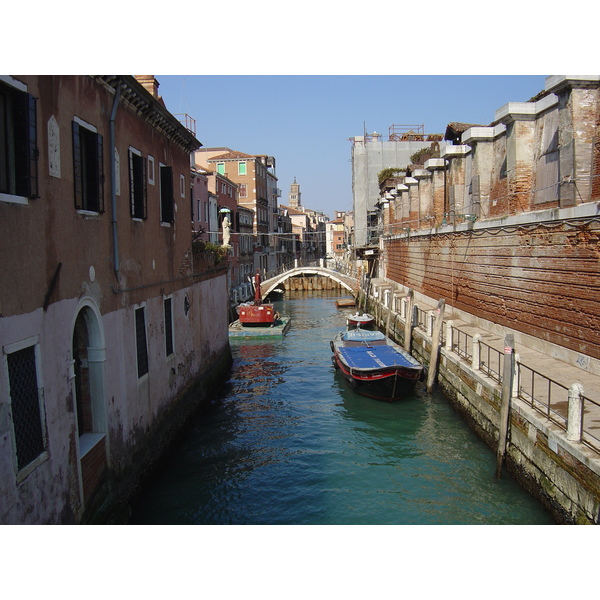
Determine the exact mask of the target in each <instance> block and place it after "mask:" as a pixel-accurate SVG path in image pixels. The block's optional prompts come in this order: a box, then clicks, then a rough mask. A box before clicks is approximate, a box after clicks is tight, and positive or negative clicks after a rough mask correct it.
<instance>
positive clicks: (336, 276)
mask: <svg viewBox="0 0 600 600" xmlns="http://www.w3.org/2000/svg"><path fill="white" fill-rule="evenodd" d="M315 275H318V276H320V277H329V278H330V279H332V280H333V281H336V282H338V283H339V284H340V285H341V286H342V287H343V288H346V289H347V290H348V291H349V292H350V293H352V294H353V295H355V294H356V290H357V288H358V281H357V279H356V277H352V276H351V275H345V274H343V273H340V272H339V271H334V270H332V269H327V268H326V267H294V268H293V269H290V270H289V271H285V273H279V274H278V275H275V276H274V277H271V278H270V279H265V281H263V282H262V283H261V284H260V292H261V295H262V297H263V298H266V297H267V295H268V294H269V293H270V292H272V291H273V290H274V289H276V288H277V287H278V286H279V285H280V284H282V283H284V282H285V281H286V280H287V279H289V278H290V277H299V276H303V277H313V276H315Z"/></svg>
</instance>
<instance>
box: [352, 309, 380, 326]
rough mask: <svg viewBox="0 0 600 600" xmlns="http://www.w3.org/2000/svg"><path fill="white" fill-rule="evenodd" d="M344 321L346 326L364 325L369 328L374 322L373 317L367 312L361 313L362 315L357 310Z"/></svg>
mask: <svg viewBox="0 0 600 600" xmlns="http://www.w3.org/2000/svg"><path fill="white" fill-rule="evenodd" d="M346 323H347V325H348V327H365V328H370V327H373V325H374V324H375V317H374V316H373V315H370V314H368V313H363V314H362V315H361V314H359V313H358V312H357V313H356V314H354V315H352V316H351V317H348V318H347V319H346Z"/></svg>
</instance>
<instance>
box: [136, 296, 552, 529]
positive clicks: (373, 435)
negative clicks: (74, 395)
mask: <svg viewBox="0 0 600 600" xmlns="http://www.w3.org/2000/svg"><path fill="white" fill-rule="evenodd" d="M334 301H335V296H334V295H332V294H331V293H328V292H314V293H311V294H310V295H308V294H305V293H296V294H295V295H294V293H291V294H286V297H285V298H284V300H282V301H280V302H276V303H275V304H276V307H277V310H279V312H280V313H281V314H286V315H290V316H291V317H292V326H291V328H290V330H289V333H288V335H287V336H286V337H285V338H283V339H276V340H260V341H259V340H254V341H249V340H248V341H237V340H235V341H232V353H233V358H234V362H233V368H232V372H231V377H230V379H229V381H228V383H227V384H226V386H225V389H224V390H223V392H222V394H221V395H220V396H219V397H217V398H215V399H214V400H213V401H212V402H211V403H210V405H209V406H207V407H206V408H205V409H203V410H202V411H201V413H200V414H199V415H198V416H197V419H196V420H195V422H194V423H193V424H192V426H191V428H190V429H189V430H188V431H187V432H186V434H185V436H184V437H183V438H182V439H181V440H180V441H179V442H178V443H177V445H176V446H175V447H174V449H173V451H172V453H171V455H170V456H169V457H168V458H167V460H166V461H165V464H164V466H163V467H162V468H161V470H160V472H158V473H157V474H156V476H155V478H154V480H153V481H152V482H151V483H150V484H149V485H148V486H147V487H146V488H145V489H144V491H143V493H142V494H141V496H140V498H139V500H138V501H137V503H136V504H135V505H134V507H133V510H132V517H131V521H130V522H131V523H132V524H172V525H177V524H199V525H200V524H202V525H208V524H235V525H246V524H247V525H267V524H268V525H291V524H299V525H333V524H341V525H358V524H361V525H404V524H406V525H408V524H415V525H426V524H430V525H444V524H461V525H467V524H521V525H525V524H552V523H553V521H552V518H551V517H550V515H549V513H547V511H546V510H545V509H544V508H543V507H542V506H541V505H540V504H539V503H538V502H537V501H536V500H535V499H533V498H532V497H531V496H530V495H529V494H528V493H527V492H525V491H524V490H523V489H522V488H521V487H520V486H519V485H518V484H517V483H516V482H515V480H514V479H512V478H511V476H510V475H509V474H508V473H507V472H505V473H504V474H503V476H502V478H501V479H500V480H497V479H496V477H495V455H494V453H493V452H492V450H490V449H489V448H488V447H487V446H486V445H485V444H484V443H483V442H481V441H480V440H479V439H478V438H477V437H476V436H475V434H474V433H473V432H472V431H471V430H470V429H469V428H468V426H467V425H466V424H465V423H464V422H463V420H462V419H461V417H460V416H459V415H458V414H457V413H455V411H454V410H453V409H452V407H451V406H450V405H449V404H448V402H447V401H446V400H445V398H444V397H443V396H442V395H441V393H439V392H437V391H435V390H434V392H433V393H431V394H427V393H426V390H425V387H424V384H419V386H418V387H417V389H416V391H415V393H414V395H412V396H411V397H409V398H406V399H405V400H401V401H399V402H396V403H393V404H388V403H384V402H380V401H377V400H372V399H369V398H365V397H363V396H360V395H357V394H356V393H354V392H352V391H351V390H349V388H348V387H347V386H346V384H345V382H344V381H343V379H342V378H341V377H340V376H339V375H338V374H337V373H336V371H335V369H334V368H333V365H332V363H331V350H330V346H329V341H330V340H331V339H332V337H333V335H334V334H335V333H336V332H338V331H340V330H341V329H344V328H345V317H346V316H347V315H348V313H349V312H350V310H351V309H345V310H338V309H336V307H335V302H334Z"/></svg>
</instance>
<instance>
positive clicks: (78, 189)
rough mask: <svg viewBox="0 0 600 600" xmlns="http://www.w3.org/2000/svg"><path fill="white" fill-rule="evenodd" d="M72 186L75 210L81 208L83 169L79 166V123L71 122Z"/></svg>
mask: <svg viewBox="0 0 600 600" xmlns="http://www.w3.org/2000/svg"><path fill="white" fill-rule="evenodd" d="M73 185H74V191H75V208H76V209H77V210H79V209H81V208H83V167H82V165H81V135H80V132H79V123H77V121H73Z"/></svg>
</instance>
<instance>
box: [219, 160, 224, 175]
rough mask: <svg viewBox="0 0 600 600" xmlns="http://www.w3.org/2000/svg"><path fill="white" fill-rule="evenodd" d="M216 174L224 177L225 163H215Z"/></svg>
mask: <svg viewBox="0 0 600 600" xmlns="http://www.w3.org/2000/svg"><path fill="white" fill-rule="evenodd" d="M217 173H218V174H219V175H225V163H217Z"/></svg>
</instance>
